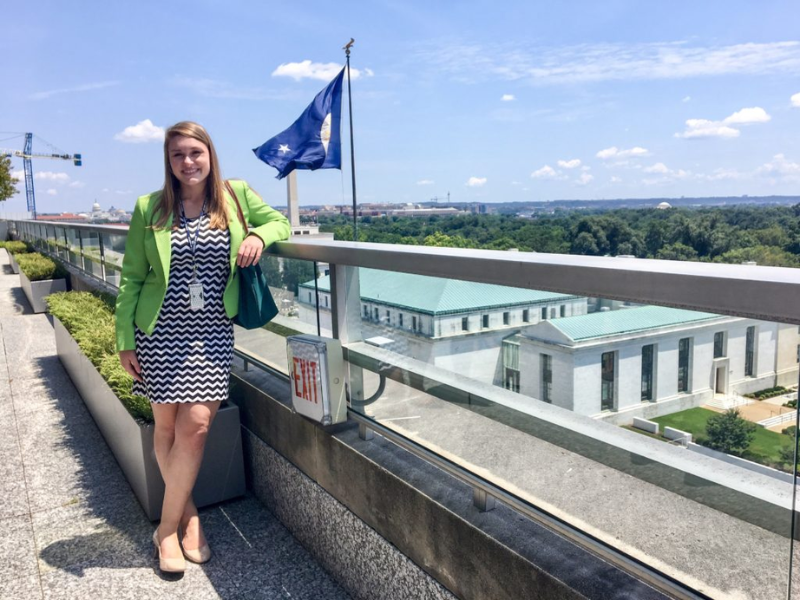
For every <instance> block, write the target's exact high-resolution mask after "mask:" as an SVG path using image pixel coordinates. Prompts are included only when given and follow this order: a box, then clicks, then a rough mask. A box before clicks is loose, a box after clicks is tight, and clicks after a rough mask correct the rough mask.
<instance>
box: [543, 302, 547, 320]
mask: <svg viewBox="0 0 800 600" xmlns="http://www.w3.org/2000/svg"><path fill="white" fill-rule="evenodd" d="M546 320H547V307H546V306H543V307H542V321H546Z"/></svg>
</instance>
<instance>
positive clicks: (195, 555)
mask: <svg viewBox="0 0 800 600" xmlns="http://www.w3.org/2000/svg"><path fill="white" fill-rule="evenodd" d="M164 170H165V181H164V188H163V189H162V190H160V191H158V192H154V193H152V194H148V195H146V196H142V197H140V198H139V199H138V201H137V202H136V208H135V209H134V211H133V215H132V218H131V224H130V229H129V230H128V239H127V242H126V245H125V257H124V259H123V262H122V276H121V283H120V286H119V294H118V296H117V310H116V319H117V325H116V328H117V350H118V351H119V357H120V361H121V362H122V366H123V367H124V368H125V370H126V371H127V372H128V373H130V374H131V376H132V377H133V378H134V384H133V392H134V393H135V394H140V395H143V396H146V397H147V398H148V399H149V400H150V402H151V405H152V407H153V417H154V419H155V435H154V445H155V453H156V459H157V460H158V466H159V469H160V471H161V475H162V477H163V479H164V483H165V493H164V504H163V507H162V513H161V523H160V524H159V527H158V528H157V529H156V531H155V532H154V533H153V543H154V545H155V550H156V554H157V555H158V557H159V567H160V568H161V570H162V571H166V572H173V573H180V572H183V571H184V570H185V568H186V563H185V560H184V557H185V558H187V559H189V560H191V561H193V562H197V563H203V562H206V561H207V560H209V558H210V557H211V551H210V549H209V547H208V544H207V542H206V539H205V537H204V535H203V529H202V527H201V525H200V519H199V517H198V514H197V507H196V506H195V505H194V502H193V501H192V488H193V487H194V483H195V480H196V479H197V472H198V470H199V468H200V463H201V461H202V458H203V448H204V446H205V441H206V435H207V433H208V430H209V428H210V427H211V422H212V421H213V419H214V415H215V414H216V412H217V409H218V408H219V404H220V402H221V401H222V400H225V399H226V398H227V397H228V380H229V377H230V366H231V358H232V354H233V324H232V321H231V319H232V318H233V317H234V316H236V314H237V312H238V306H239V277H238V276H237V273H236V266H237V265H238V266H240V267H247V266H249V265H251V264H253V263H256V262H258V260H259V259H260V258H261V252H262V250H263V249H264V248H265V247H267V246H269V245H270V244H272V243H273V242H275V241H278V240H284V239H286V238H288V237H289V232H290V228H289V222H288V221H287V219H286V217H284V216H283V215H282V214H280V213H279V212H277V211H275V210H273V209H272V208H270V207H269V206H267V205H266V204H265V203H264V201H263V200H261V198H260V197H259V196H258V195H257V194H256V193H255V192H253V191H252V190H251V189H250V188H249V187H248V186H247V184H246V183H245V182H243V181H231V182H229V183H230V185H231V186H232V188H233V190H234V192H235V193H236V196H237V197H238V200H239V204H240V205H241V208H242V211H243V213H244V215H245V219H247V221H248V222H249V223H250V224H251V225H252V226H253V227H252V228H251V229H250V233H249V234H248V235H247V237H245V235H244V228H243V226H242V223H241V222H240V220H239V218H238V211H237V207H236V202H235V200H234V199H233V198H231V197H230V194H229V193H228V192H226V186H225V182H224V181H223V180H222V177H221V175H220V169H219V163H218V161H217V154H216V151H215V150H214V145H213V144H212V142H211V138H210V137H209V135H208V133H207V132H206V130H205V129H203V127H201V126H200V125H198V124H197V123H191V122H181V123H178V124H176V125H173V126H172V127H170V128H169V129H168V130H167V132H166V137H165V139H164Z"/></svg>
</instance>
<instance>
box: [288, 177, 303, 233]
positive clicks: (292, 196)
mask: <svg viewBox="0 0 800 600" xmlns="http://www.w3.org/2000/svg"><path fill="white" fill-rule="evenodd" d="M286 204H287V206H288V207H289V224H290V225H291V226H292V227H300V207H299V206H298V205H297V171H292V172H291V173H289V175H288V176H287V177H286Z"/></svg>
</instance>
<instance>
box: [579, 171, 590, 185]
mask: <svg viewBox="0 0 800 600" xmlns="http://www.w3.org/2000/svg"><path fill="white" fill-rule="evenodd" d="M593 179H594V175H590V174H589V173H581V176H580V177H578V179H576V180H575V183H576V184H578V185H586V184H588V183H589V182H590V181H592V180H593Z"/></svg>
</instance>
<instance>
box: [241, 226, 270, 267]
mask: <svg viewBox="0 0 800 600" xmlns="http://www.w3.org/2000/svg"><path fill="white" fill-rule="evenodd" d="M263 250H264V242H263V241H262V240H261V238H260V237H258V236H257V235H255V234H251V235H248V236H247V237H246V238H244V240H243V241H242V244H241V245H240V246H239V254H237V255H236V264H237V265H239V266H240V267H249V266H250V265H254V264H256V263H257V262H258V261H259V260H260V259H261V252H262V251H263Z"/></svg>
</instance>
